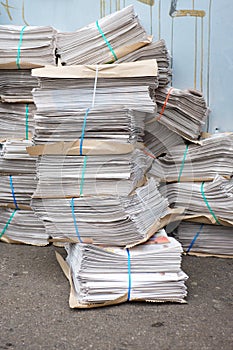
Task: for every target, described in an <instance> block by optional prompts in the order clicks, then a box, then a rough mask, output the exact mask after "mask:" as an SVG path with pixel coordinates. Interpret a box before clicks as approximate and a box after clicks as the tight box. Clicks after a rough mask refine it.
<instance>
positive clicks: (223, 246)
mask: <svg viewBox="0 0 233 350" xmlns="http://www.w3.org/2000/svg"><path fill="white" fill-rule="evenodd" d="M176 234H177V239H179V241H180V242H181V243H182V246H183V248H184V250H185V251H186V252H187V253H188V254H194V255H200V256H201V255H215V256H221V257H231V258H233V240H232V234H233V229H232V227H227V226H219V225H206V224H195V223H190V222H182V223H181V224H180V225H179V226H178V228H177V233H176Z"/></svg>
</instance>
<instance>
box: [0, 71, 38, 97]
mask: <svg viewBox="0 0 233 350" xmlns="http://www.w3.org/2000/svg"><path fill="white" fill-rule="evenodd" d="M37 86H38V81H37V79H36V78H34V77H32V76H31V70H30V69H0V98H1V100H2V101H3V102H9V103H15V102H17V103H19V102H21V103H32V102H33V97H32V89H34V88H35V87H37Z"/></svg>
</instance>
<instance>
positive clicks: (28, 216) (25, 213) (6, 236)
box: [0, 208, 48, 245]
mask: <svg viewBox="0 0 233 350" xmlns="http://www.w3.org/2000/svg"><path fill="white" fill-rule="evenodd" d="M0 235H1V236H2V239H3V240H7V241H8V242H10V243H11V242H17V243H25V244H33V245H47V244H48V235H47V234H46V233H45V228H44V226H43V223H42V222H41V221H40V220H39V219H38V218H37V217H36V215H35V214H34V213H33V211H30V210H14V209H9V208H0Z"/></svg>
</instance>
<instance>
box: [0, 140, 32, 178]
mask: <svg viewBox="0 0 233 350" xmlns="http://www.w3.org/2000/svg"><path fill="white" fill-rule="evenodd" d="M32 145H33V143H32V141H30V140H21V141H20V140H18V141H17V140H8V141H5V142H2V143H0V173H1V174H9V175H13V174H18V175H19V174H35V173H36V158H35V157H34V158H33V157H31V156H29V154H28V153H27V150H26V147H29V146H32Z"/></svg>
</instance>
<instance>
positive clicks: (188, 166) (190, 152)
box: [150, 135, 233, 181]
mask: <svg viewBox="0 0 233 350" xmlns="http://www.w3.org/2000/svg"><path fill="white" fill-rule="evenodd" d="M150 173H151V174H152V175H153V176H155V177H156V178H157V179H160V180H166V181H177V180H178V179H179V181H193V180H199V181H201V180H202V181H206V180H207V181H208V180H212V179H213V178H215V176H216V175H217V174H219V175H221V176H225V177H228V178H229V177H231V176H232V175H233V135H222V136H220V137H210V138H207V139H204V140H202V141H200V145H195V144H191V145H189V146H186V145H178V146H174V147H171V149H170V153H167V154H166V156H164V157H160V158H159V159H155V161H154V163H153V167H152V169H151V171H150Z"/></svg>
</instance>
